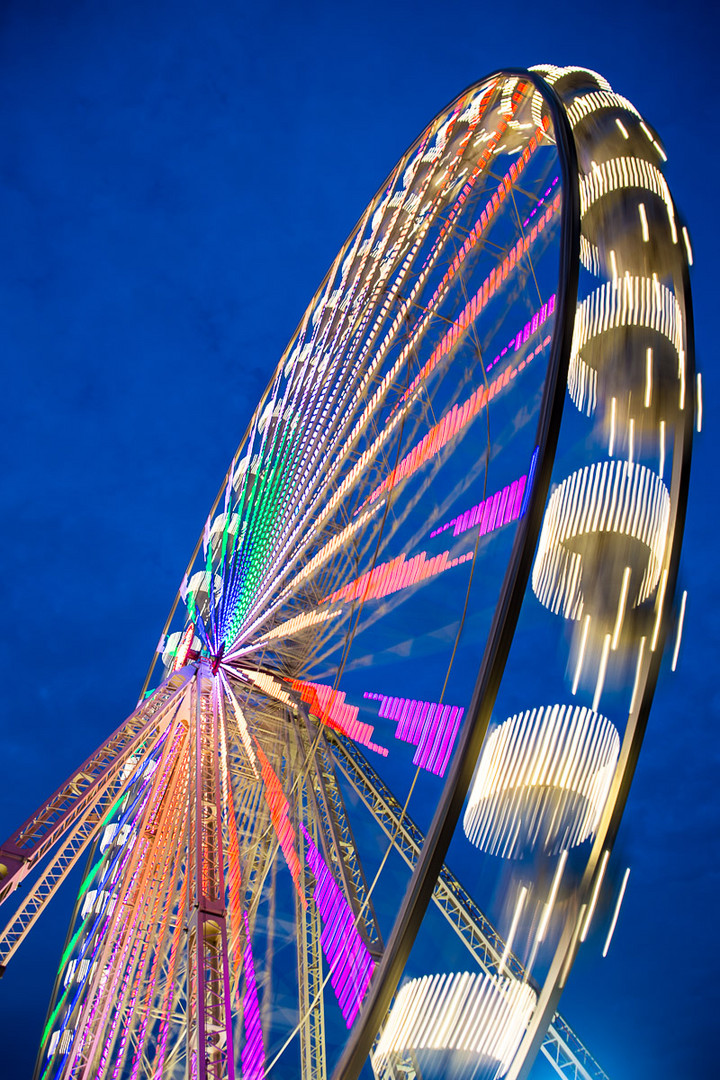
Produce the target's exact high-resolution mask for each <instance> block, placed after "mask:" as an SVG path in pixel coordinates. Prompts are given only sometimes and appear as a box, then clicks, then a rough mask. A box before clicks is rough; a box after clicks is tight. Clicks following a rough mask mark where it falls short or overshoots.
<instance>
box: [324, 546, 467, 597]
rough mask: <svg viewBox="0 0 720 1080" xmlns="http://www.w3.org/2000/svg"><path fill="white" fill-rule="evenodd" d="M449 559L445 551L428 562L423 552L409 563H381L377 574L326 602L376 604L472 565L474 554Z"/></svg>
mask: <svg viewBox="0 0 720 1080" xmlns="http://www.w3.org/2000/svg"><path fill="white" fill-rule="evenodd" d="M449 556H450V552H449V551H443V552H441V553H440V555H434V556H432V558H430V559H428V558H427V552H425V551H421V552H420V554H419V555H414V556H413V558H412V559H410V560H409V561H408V562H405V555H404V554H403V555H398V557H397V558H396V559H391V561H390V562H386V563H380V564H379V565H378V566H376V567H375V569H374V570H371V571H369V572H368V573H367V574H363V575H362V577H359V578H355V580H354V581H350V582H348V584H347V585H343V587H342V589H337V590H336V591H335V592H334V593H331V594H330V596H326V597H325V601H330V602H334V601H337V600H346V601H350V600H356V599H357V598H358V597H361V598H362V599H363V600H375V599H378V598H379V597H382V596H389V595H390V593H394V592H398V591H399V590H400V589H407V588H409V587H410V586H411V585H417V583H418V582H419V581H426V580H427V578H430V577H434V576H435V575H436V574H442V573H443V571H444V570H451V569H452V568H453V567H455V566H459V565H460V564H461V563H464V562H468V560H469V559H472V557H473V553H472V551H468V552H467V553H466V554H465V555H459V556H458V557H457V558H456V559H450V558H449ZM325 601H323V603H324V602H325Z"/></svg>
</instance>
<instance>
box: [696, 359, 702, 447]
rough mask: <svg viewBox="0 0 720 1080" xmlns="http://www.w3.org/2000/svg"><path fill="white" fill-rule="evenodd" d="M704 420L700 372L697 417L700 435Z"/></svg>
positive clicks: (698, 377) (699, 375)
mask: <svg viewBox="0 0 720 1080" xmlns="http://www.w3.org/2000/svg"><path fill="white" fill-rule="evenodd" d="M702 419H703V399H702V375H701V374H700V372H699V371H698V373H697V416H696V421H695V427H696V429H697V433H698V435H699V434H700V432H701V431H702Z"/></svg>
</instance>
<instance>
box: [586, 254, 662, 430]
mask: <svg viewBox="0 0 720 1080" xmlns="http://www.w3.org/2000/svg"><path fill="white" fill-rule="evenodd" d="M630 326H641V327H645V328H646V329H648V330H654V331H655V332H656V333H658V334H661V335H662V336H663V337H665V338H666V339H667V340H668V341H669V342H670V344H671V345H672V347H673V348H674V349H675V351H676V352H677V354H678V357H679V356H680V354H681V353H682V341H683V337H682V334H683V319H682V312H681V311H680V305H679V304H678V302H677V298H676V296H675V294H674V293H673V292H671V291H670V289H668V288H667V286H666V285H662V284H661V283H660V282H659V281H657V279H654V278H648V277H631V276H630V275H629V274H628V275H626V276H625V277H623V278H618V279H616V280H615V281H606V282H605V283H604V284H603V285H600V286H599V287H598V288H597V289H596V290H595V291H594V292H592V293H591V294H590V296H588V297H586V299H585V300H583V301H582V303H581V304H579V305H578V310H577V317H576V320H575V332H574V334H573V344H572V352H571V355H570V367H569V370H568V390H569V391H570V397H571V398H572V400H573V402H574V404H575V406H576V407H577V408H578V409H579V410H580V412H584V413H586V414H587V415H588V416H591V415H592V413H593V412H594V410H595V407H596V404H597V378H598V372H597V369H596V368H595V367H592V366H591V365H590V364H588V363H586V361H585V360H584V359H583V357H582V350H583V349H584V348H585V347H586V346H587V345H588V344H590V342H592V341H593V340H595V339H596V338H599V337H600V336H601V335H602V334H606V333H608V331H612V330H617V329H620V328H621V327H630Z"/></svg>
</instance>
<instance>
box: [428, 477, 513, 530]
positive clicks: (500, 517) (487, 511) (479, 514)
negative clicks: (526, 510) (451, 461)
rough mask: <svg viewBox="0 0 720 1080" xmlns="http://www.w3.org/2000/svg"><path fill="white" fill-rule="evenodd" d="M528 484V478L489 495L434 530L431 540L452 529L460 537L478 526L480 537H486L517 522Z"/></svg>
mask: <svg viewBox="0 0 720 1080" xmlns="http://www.w3.org/2000/svg"><path fill="white" fill-rule="evenodd" d="M526 484H527V476H521V477H520V479H519V480H513V482H512V484H508V485H507V487H504V488H501V489H500V491H496V492H495V494H494V495H488V497H487V499H483V501H482V502H479V503H476V504H475V506H471V507H470V509H469V510H466V511H465V513H463V514H460V515H459V516H458V517H455V518H453V519H452V520H451V521H448V522H446V523H445V524H444V525H441V526H440V528H439V529H434V530H433V531H432V532H431V533H430V539H432V538H433V536H439V535H440V533H443V532H445V531H446V530H447V529H450V528H452V530H453V536H459V535H460V533H464V532H466V530H467V529H472V528H474V527H475V526H476V525H479V526H480V535H481V536H484V535H485V534H486V533H490V532H493V531H494V530H495V529H499V528H501V527H502V526H503V525H507V524H508V522H510V521H517V519H518V518H519V517H520V513H521V509H522V504H523V495H524V494H525V485H526Z"/></svg>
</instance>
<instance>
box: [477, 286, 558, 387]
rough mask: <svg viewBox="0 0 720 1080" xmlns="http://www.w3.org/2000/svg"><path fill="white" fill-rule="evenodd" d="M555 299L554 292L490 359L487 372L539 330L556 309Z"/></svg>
mask: <svg viewBox="0 0 720 1080" xmlns="http://www.w3.org/2000/svg"><path fill="white" fill-rule="evenodd" d="M555 299H556V297H555V293H553V294H552V296H551V297H550V299H549V300H548V301H547V303H546V304H543V306H542V307H541V308H540V309H539V311H536V312H535V314H534V315H533V317H532V319H529V320H528V322H526V323H525V325H524V326H523V328H522V330H519V331H518V333H517V334H515V335H514V336H513V337H511V338H510V340H509V341H508V343H507V345H506V346H505V348H504V349H502V350H501V351H500V352H499V353H498V354H497V356H496V357H495V359H494V360H491V361H490V363H489V364H488V365H487V367H486V368H485V371H486V372H488V371H489V370H490V368H494V367H495V365H496V364H497V363H498V362H499V361H500V360H502V359H503V357H504V356H507V354H508V353H509V352H511V351H514V352H517V351H518V349H519V348H520V346H521V345H524V344H525V342H526V341H527V340H528V338H529V337H530V335H531V334H534V333H535V331H536V330H539V328H540V327H541V326H542V324H543V323H544V322H545V321H546V320H547V319H549V317H550V316H551V315H552V313H553V311H554V310H555Z"/></svg>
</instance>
